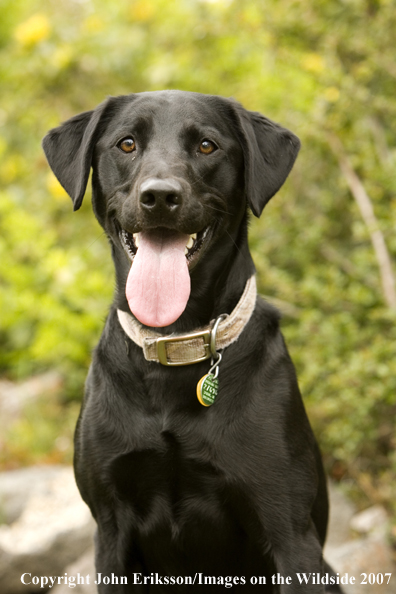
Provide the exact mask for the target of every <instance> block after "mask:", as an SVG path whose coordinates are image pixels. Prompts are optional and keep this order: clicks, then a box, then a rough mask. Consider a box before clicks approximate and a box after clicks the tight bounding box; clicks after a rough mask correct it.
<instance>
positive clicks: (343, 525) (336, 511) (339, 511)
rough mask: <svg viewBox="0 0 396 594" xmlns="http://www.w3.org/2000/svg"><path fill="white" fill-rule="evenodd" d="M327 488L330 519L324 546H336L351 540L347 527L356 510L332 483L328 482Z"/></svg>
mask: <svg viewBox="0 0 396 594" xmlns="http://www.w3.org/2000/svg"><path fill="white" fill-rule="evenodd" d="M328 487H329V501H330V517H329V527H328V534H327V543H326V544H327V545H328V546H336V545H338V544H341V543H344V542H345V541H346V540H348V539H349V538H351V530H350V527H349V525H350V522H351V520H352V518H353V516H354V515H355V513H356V508H355V506H354V505H353V504H352V503H351V501H349V499H348V498H347V497H346V496H345V495H344V493H343V492H342V491H341V489H340V488H339V487H336V486H335V484H334V483H333V482H329V485H328Z"/></svg>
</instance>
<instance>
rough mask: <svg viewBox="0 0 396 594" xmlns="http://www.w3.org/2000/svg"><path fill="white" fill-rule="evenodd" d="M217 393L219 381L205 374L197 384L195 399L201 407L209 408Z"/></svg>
mask: <svg viewBox="0 0 396 594" xmlns="http://www.w3.org/2000/svg"><path fill="white" fill-rule="evenodd" d="M218 391H219V380H218V379H217V378H215V377H214V375H212V374H211V373H207V374H206V375H204V376H203V378H201V379H200V380H199V382H198V385H197V397H198V400H199V402H200V403H201V404H202V405H203V406H211V405H212V404H213V402H214V401H215V399H216V396H217V393H218Z"/></svg>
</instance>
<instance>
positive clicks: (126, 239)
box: [119, 226, 210, 269]
mask: <svg viewBox="0 0 396 594" xmlns="http://www.w3.org/2000/svg"><path fill="white" fill-rule="evenodd" d="M209 231H210V227H209V226H208V227H205V228H204V229H203V230H202V231H198V232H197V233H191V234H190V235H188V236H187V237H188V239H187V242H186V245H185V247H184V255H185V257H186V260H187V264H188V267H189V269H191V268H192V267H193V265H194V264H196V262H197V260H198V257H199V252H200V250H201V248H202V246H203V245H204V243H205V239H206V238H207V237H208V235H209ZM150 232H151V233H158V235H160V234H162V233H163V232H165V233H171V231H170V230H168V229H165V228H161V227H159V228H157V229H154V230H151V231H150ZM142 233H144V232H141V233H129V231H126V230H125V229H120V230H119V236H120V240H121V243H122V246H123V248H124V250H125V251H126V253H127V254H128V256H129V258H130V259H131V260H132V261H133V259H134V258H135V256H136V254H137V251H138V249H139V244H140V236H141V235H142ZM176 233H177V232H175V234H176Z"/></svg>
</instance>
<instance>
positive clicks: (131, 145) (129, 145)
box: [117, 136, 136, 153]
mask: <svg viewBox="0 0 396 594" xmlns="http://www.w3.org/2000/svg"><path fill="white" fill-rule="evenodd" d="M117 146H118V148H120V149H121V150H122V151H123V152H124V153H132V151H134V150H135V149H136V144H135V141H134V140H133V138H132V136H129V137H128V138H124V139H123V140H120V142H119V143H118V145H117Z"/></svg>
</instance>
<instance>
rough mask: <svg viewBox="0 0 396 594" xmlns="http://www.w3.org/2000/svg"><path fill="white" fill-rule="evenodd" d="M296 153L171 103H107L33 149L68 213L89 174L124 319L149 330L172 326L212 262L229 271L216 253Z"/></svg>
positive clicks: (207, 104)
mask: <svg viewBox="0 0 396 594" xmlns="http://www.w3.org/2000/svg"><path fill="white" fill-rule="evenodd" d="M299 146H300V143H299V140H298V139H297V137H296V136H295V135H294V134H292V133H291V132H289V131H288V130H286V129H285V128H282V127H281V126H279V125H278V124H275V123H274V122H272V121H271V120H269V119H267V118H265V117H264V116H262V115H260V114H259V113H255V112H249V111H247V110H245V109H243V108H242V107H241V106H240V105H239V104H238V103H237V102H235V101H234V100H230V99H224V98H221V97H216V96H211V95H200V94H198V93H187V92H181V91H160V92H153V93H140V94H134V95H128V96H121V97H110V98H109V99H107V100H106V101H105V102H104V103H102V104H101V105H99V106H98V107H97V108H96V109H95V110H93V111H88V112H85V113H82V114H80V115H78V116H76V117H74V118H71V119H70V120H68V121H67V122H65V123H64V124H62V125H61V126H59V127H58V128H55V129H53V130H51V131H50V132H49V133H48V134H47V136H46V137H45V138H44V141H43V147H44V151H45V154H46V156H47V159H48V162H49V164H50V166H51V168H52V170H53V171H54V173H55V175H56V177H57V178H58V180H59V181H60V183H61V184H62V186H63V187H64V188H65V190H66V191H67V193H68V194H69V195H70V196H71V198H72V200H73V203H74V209H75V210H77V209H78V208H80V206H81V203H82V200H83V196H84V193H85V190H86V186H87V182H88V177H89V172H90V168H91V167H92V169H93V177H92V187H93V207H94V211H95V214H96V216H97V218H98V220H99V222H100V223H101V225H102V226H103V227H104V229H105V230H106V232H107V234H108V236H109V238H110V241H111V242H112V245H113V255H114V258H115V262H116V269H117V276H118V282H122V279H124V280H123V282H124V284H125V283H126V297H127V300H128V303H129V307H130V309H131V311H132V313H133V314H134V315H135V316H136V317H137V318H138V319H139V320H140V321H141V322H142V323H143V324H146V325H148V326H157V327H163V326H168V325H169V324H172V323H173V322H174V321H175V320H176V319H178V318H179V316H180V315H181V314H182V312H183V311H184V309H185V308H186V305H187V302H188V300H189V296H190V281H191V278H192V277H194V274H195V275H197V273H196V270H199V269H200V268H202V262H203V261H204V260H205V259H207V258H208V257H209V254H210V252H213V251H214V250H215V253H216V256H215V257H216V259H217V261H218V266H224V265H225V261H226V260H227V262H229V261H230V259H231V260H232V250H231V249H229V247H228V248H227V247H226V246H229V245H230V242H231V244H234V245H236V244H238V235H239V234H240V227H241V222H242V221H243V220H244V219H245V217H246V205H247V204H248V205H249V206H250V208H251V210H252V212H253V213H254V214H255V215H256V216H260V214H261V212H262V209H263V208H264V206H265V204H266V203H267V202H268V200H269V199H270V198H271V197H272V196H273V195H274V194H275V193H276V192H277V191H278V190H279V188H280V187H281V186H282V184H283V182H284V181H285V179H286V177H287V175H288V173H289V171H290V170H291V168H292V166H293V163H294V161H295V159H296V156H297V153H298V150H299ZM239 247H240V246H239ZM212 258H213V254H212ZM131 262H132V264H133V265H132V266H131ZM215 269H216V267H212V270H213V271H214V272H215V273H216V270H215ZM212 276H213V272H212Z"/></svg>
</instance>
